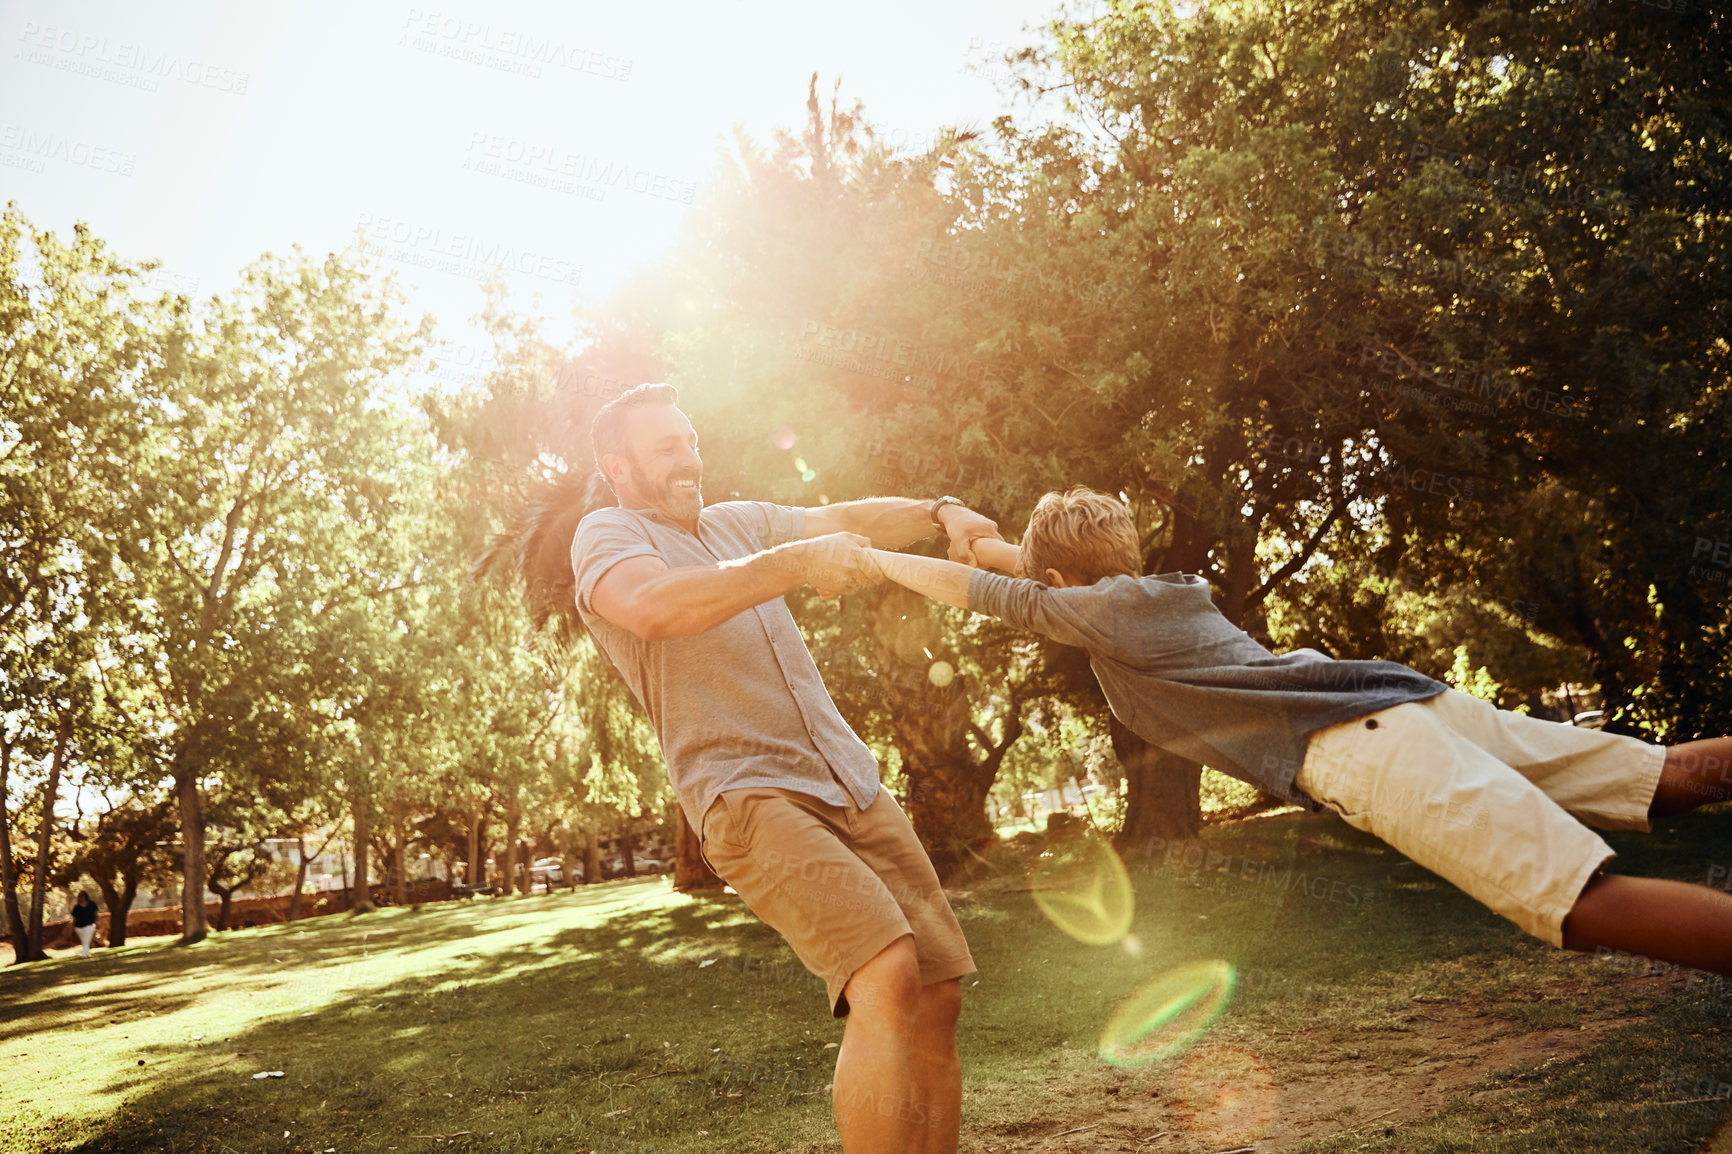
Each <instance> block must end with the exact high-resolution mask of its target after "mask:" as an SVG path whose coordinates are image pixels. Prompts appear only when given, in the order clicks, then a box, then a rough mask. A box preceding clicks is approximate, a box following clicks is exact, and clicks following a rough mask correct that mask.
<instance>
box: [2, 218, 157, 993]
mask: <svg viewBox="0 0 1732 1154" xmlns="http://www.w3.org/2000/svg"><path fill="white" fill-rule="evenodd" d="M146 271H148V270H147V268H141V267H137V266H131V265H128V264H126V263H124V262H122V261H120V260H119V259H117V258H116V257H115V256H114V255H113V254H111V253H110V252H109V251H108V250H107V249H106V248H105V247H104V246H103V245H102V243H101V242H100V241H98V240H97V239H96V238H95V237H94V236H92V235H91V233H90V231H89V230H88V229H87V228H85V227H83V226H82V225H81V226H78V227H76V228H75V229H74V234H73V237H72V239H71V240H70V242H67V243H62V242H61V241H60V240H59V239H58V238H56V237H55V236H54V235H53V234H52V233H48V232H45V231H41V230H37V229H33V228H32V227H31V226H30V225H29V224H28V222H27V221H26V220H25V219H24V217H23V215H22V213H20V212H19V211H18V208H17V206H16V205H9V206H8V207H7V209H6V210H5V212H4V213H0V430H3V431H0V696H3V698H4V702H3V711H4V714H5V717H4V721H3V722H0V724H3V725H4V728H5V733H4V735H3V736H0V743H3V744H4V753H3V754H0V757H3V758H4V763H5V764H4V766H3V767H0V779H6V780H3V781H0V797H4V798H6V799H7V804H0V859H4V860H3V861H0V875H3V879H0V880H3V888H4V891H5V898H4V902H3V905H4V910H5V915H4V916H5V920H6V922H7V923H8V930H9V932H10V933H11V935H12V940H13V943H14V949H15V952H16V953H17V954H18V956H19V958H20V959H27V958H30V957H35V956H39V955H40V952H41V919H42V898H43V896H44V891H45V886H46V883H47V875H48V872H49V869H50V864H51V863H50V836H51V832H52V829H53V812H54V807H55V804H56V803H57V801H58V800H59V792H60V783H61V780H62V777H63V775H64V773H65V772H66V771H67V769H68V764H69V759H70V758H73V757H75V756H76V755H77V753H78V751H79V749H80V748H81V747H83V746H86V745H88V744H90V742H91V741H92V740H94V739H95V738H96V729H95V728H94V727H95V726H96V721H95V719H94V714H93V710H95V709H96V708H97V706H96V704H95V702H96V701H97V690H96V687H95V681H96V680H97V674H96V670H95V669H93V666H92V663H93V661H94V660H95V659H96V657H97V652H98V644H99V643H98V638H99V637H100V636H101V635H102V634H103V633H104V631H105V630H106V629H108V628H110V627H112V625H113V623H114V620H115V618H116V616H117V614H118V611H117V608H116V605H115V599H114V598H113V596H112V595H111V590H112V586H113V582H114V578H115V562H116V558H117V555H118V554H119V553H120V552H123V551H124V550H125V549H126V548H127V544H128V543H127V541H126V536H127V526H128V524H129V520H130V517H131V516H132V515H133V514H134V513H135V512H136V509H137V505H138V493H139V490H138V487H137V485H136V484H135V483H134V472H135V469H136V466H137V463H138V459H139V454H140V451H141V446H142V445H143V442H144V437H145V433H144V430H143V424H144V422H143V421H142V420H141V415H142V413H143V412H144V410H145V407H146V406H147V404H148V402H149V398H150V397H151V395H152V384H151V382H152V380H153V373H154V372H155V370H156V367H157V366H158V364H159V362H160V359H161V357H160V347H159V341H158V336H159V329H160V325H161V322H162V317H163V315H164V313H165V311H166V310H167V309H168V308H169V307H170V304H169V302H168V301H167V300H166V299H164V300H159V301H155V302H152V301H147V300H144V299H142V290H141V284H142V282H141V275H142V273H144V272H146ZM27 765H28V766H30V767H31V768H33V769H36V770H39V771H40V773H41V777H40V781H41V785H42V792H41V795H40V796H41V804H42V810H41V813H42V816H41V818H40V819H39V821H38V823H37V839H36V840H37V854H36V861H35V865H34V868H33V869H32V871H31V872H32V876H33V881H32V901H31V909H30V913H29V915H28V918H27V919H25V918H24V917H23V916H22V914H21V911H20V909H19V905H18V899H17V882H18V878H17V873H16V864H15V861H14V857H13V846H12V840H13V839H12V836H11V833H12V827H11V808H10V804H9V800H10V799H9V796H8V791H7V789H6V788H5V787H6V786H9V785H10V784H11V780H10V779H11V775H12V773H14V772H16V771H18V770H20V769H21V768H24V767H25V766H27Z"/></svg>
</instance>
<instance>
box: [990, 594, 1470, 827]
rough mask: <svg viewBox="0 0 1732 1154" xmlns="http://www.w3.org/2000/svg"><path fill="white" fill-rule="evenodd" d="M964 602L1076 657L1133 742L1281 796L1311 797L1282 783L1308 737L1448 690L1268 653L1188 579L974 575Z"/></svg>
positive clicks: (1317, 658) (1378, 670)
mask: <svg viewBox="0 0 1732 1154" xmlns="http://www.w3.org/2000/svg"><path fill="white" fill-rule="evenodd" d="M968 607H969V608H970V609H972V610H974V611H975V612H977V613H989V614H991V615H992V616H994V617H998V618H1001V619H1003V620H1004V621H1006V622H1008V623H1009V624H1011V625H1014V626H1016V627H1018V628H1020V629H1028V630H1032V631H1033V632H1035V633H1039V634H1041V635H1042V636H1044V637H1049V638H1051V639H1052V640H1054V641H1057V642H1059V643H1060V644H1062V645H1074V646H1077V647H1079V648H1081V649H1085V650H1087V651H1088V655H1089V664H1090V666H1092V667H1093V669H1094V672H1095V677H1096V678H1098V679H1099V680H1100V683H1101V690H1102V691H1103V692H1104V693H1105V694H1106V698H1107V704H1109V705H1110V706H1112V711H1113V714H1114V715H1115V716H1116V717H1118V719H1119V720H1120V721H1122V722H1124V723H1125V725H1127V726H1129V727H1130V728H1131V730H1133V731H1134V732H1135V733H1136V734H1137V735H1138V736H1140V737H1142V738H1143V739H1144V740H1145V741H1148V742H1150V743H1152V744H1154V745H1157V746H1160V747H1161V748H1162V749H1166V750H1169V751H1171V752H1173V753H1176V754H1179V755H1180V756H1182V757H1186V758H1189V759H1190V760H1192V761H1198V762H1201V763H1203V764H1204V765H1207V766H1209V767H1211V768H1213V769H1218V770H1220V771H1221V772H1222V773H1226V774H1231V775H1232V776H1234V777H1237V778H1239V779H1240V780H1241V781H1247V782H1250V783H1251V784H1252V785H1254V786H1256V787H1257V788H1258V789H1260V790H1262V791H1263V792H1265V793H1268V794H1271V795H1273V796H1275V797H1279V798H1284V799H1288V800H1292V801H1299V802H1304V803H1309V801H1310V799H1308V798H1306V797H1305V796H1304V795H1303V794H1302V793H1301V792H1300V791H1299V790H1298V788H1297V787H1296V786H1295V785H1294V783H1293V779H1294V777H1295V776H1296V775H1297V774H1298V772H1299V768H1300V766H1302V765H1303V764H1304V763H1305V749H1306V745H1307V744H1308V742H1309V740H1310V735H1311V734H1313V733H1315V732H1317V731H1318V730H1320V729H1326V728H1328V727H1329V726H1331V725H1336V724H1339V723H1340V722H1343V721H1351V720H1353V719H1354V718H1356V717H1363V716H1365V715H1366V714H1368V713H1376V712H1377V711H1378V710H1380V709H1387V708H1389V707H1390V706H1394V705H1401V704H1403V703H1405V702H1409V701H1423V700H1425V699H1426V698H1429V697H1435V696H1436V695H1437V694H1439V693H1442V692H1443V691H1444V690H1446V689H1448V688H1449V687H1448V686H1447V685H1445V684H1444V683H1443V682H1441V681H1436V680H1433V679H1432V678H1430V677H1427V676H1425V675H1424V674H1423V673H1418V672H1416V671H1414V670H1412V669H1409V668H1407V666H1405V665H1398V664H1396V663H1395V662H1393V661H1336V660H1335V659H1334V658H1332V657H1329V656H1327V655H1326V654H1323V653H1319V652H1318V651H1317V650H1315V649H1296V650H1294V651H1293V652H1291V653H1284V654H1282V655H1280V656H1279V657H1277V656H1276V655H1275V654H1273V653H1271V652H1269V651H1268V650H1267V649H1265V648H1263V647H1262V646H1261V645H1259V644H1257V643H1256V642H1255V641H1253V640H1251V638H1250V636H1249V635H1248V634H1247V633H1246V632H1245V631H1244V630H1243V629H1240V628H1239V627H1238V626H1236V625H1234V624H1233V623H1232V622H1230V621H1228V620H1227V619H1226V618H1225V617H1223V616H1222V615H1221V611H1220V610H1218V609H1216V608H1215V603H1214V601H1213V600H1212V599H1211V597H1210V595H1209V583H1208V582H1207V581H1205V580H1203V579H1202V578H1201V577H1198V576H1196V575H1195V574H1190V573H1163V574H1160V575H1158V576H1149V577H1129V576H1124V577H1107V578H1103V579H1102V580H1100V581H1097V582H1095V583H1094V584H1093V585H1086V586H1076V587H1072V588H1068V589H1054V588H1052V587H1051V586H1048V585H1043V584H1041V583H1040V582H1038V581H1029V580H1024V579H1022V578H1018V577H1005V576H1002V575H1000V574H996V573H987V572H985V571H983V570H982V571H976V572H975V573H973V574H971V575H970V577H969V581H968Z"/></svg>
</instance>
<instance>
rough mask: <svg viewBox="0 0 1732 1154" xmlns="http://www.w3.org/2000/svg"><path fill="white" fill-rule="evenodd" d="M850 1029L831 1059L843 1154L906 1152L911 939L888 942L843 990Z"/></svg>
mask: <svg viewBox="0 0 1732 1154" xmlns="http://www.w3.org/2000/svg"><path fill="white" fill-rule="evenodd" d="M843 993H844V994H845V995H846V996H847V998H848V1025H847V1026H846V1027H845V1028H844V1029H843V1031H842V1049H841V1052H840V1053H838V1054H837V1055H836V1083H835V1088H834V1090H833V1091H832V1097H831V1103H832V1105H833V1106H834V1108H835V1111H836V1129H837V1131H838V1132H839V1133H840V1134H841V1136H842V1149H843V1150H844V1151H846V1154H906V1152H907V1151H908V1150H910V1149H912V1147H911V1146H910V1145H909V1143H908V1140H907V1139H908V1137H909V1135H910V1133H911V1132H912V1125H911V1120H912V1117H913V1105H912V1103H913V1101H914V1098H915V1095H914V1079H913V1076H912V1074H911V1065H910V1059H911V1056H912V1051H913V1039H914V1024H915V1019H916V1014H917V1012H918V1010H919V1006H920V963H919V961H918V959H917V957H916V955H915V952H914V938H913V937H912V936H906V935H905V936H903V937H900V938H897V939H896V940H895V941H894V942H891V943H890V944H889V945H888V946H885V947H884V949H882V950H880V951H879V952H878V953H877V954H876V955H874V956H873V958H872V960H871V961H869V962H867V963H866V964H865V965H863V966H861V967H860V968H859V969H858V970H856V971H854V976H853V977H851V978H849V979H848V984H847V986H845V987H844V988H843Z"/></svg>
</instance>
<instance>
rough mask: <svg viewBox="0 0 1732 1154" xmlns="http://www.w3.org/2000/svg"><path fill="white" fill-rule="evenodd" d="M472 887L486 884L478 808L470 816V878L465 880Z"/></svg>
mask: <svg viewBox="0 0 1732 1154" xmlns="http://www.w3.org/2000/svg"><path fill="white" fill-rule="evenodd" d="M463 880H464V881H466V882H468V883H469V885H470V886H472V887H473V886H479V885H483V884H485V883H486V880H487V879H486V878H484V877H482V876H481V807H480V806H476V807H475V812H474V813H472V814H471V815H470V816H469V869H468V876H467V877H465V878H464V879H463Z"/></svg>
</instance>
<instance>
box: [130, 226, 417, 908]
mask: <svg viewBox="0 0 1732 1154" xmlns="http://www.w3.org/2000/svg"><path fill="white" fill-rule="evenodd" d="M395 300H396V295H395V290H394V289H393V288H392V287H391V286H390V284H389V282H387V283H385V284H383V285H381V284H379V283H377V282H376V281H375V280H374V279H373V275H372V272H371V270H370V268H369V267H368V266H366V265H365V264H363V263H358V262H357V261H356V260H355V259H354V258H353V256H352V255H350V254H338V255H333V256H331V257H329V258H327V259H326V260H324V261H322V262H314V261H311V260H308V259H306V258H304V257H301V256H299V255H297V256H296V257H295V258H293V259H291V260H279V259H274V258H269V257H267V258H264V259H261V260H260V261H259V262H257V263H255V264H254V265H253V266H251V267H250V268H249V269H248V270H247V271H246V272H245V273H244V274H243V279H242V285H241V288H240V289H239V290H238V291H237V293H236V294H235V295H234V297H233V298H231V299H227V300H222V299H214V298H213V300H212V302H211V304H210V306H209V309H208V311H207V312H206V313H204V314H201V315H198V316H196V317H195V316H194V315H191V314H187V315H184V316H182V317H180V318H178V323H177V325H176V328H175V330H174V332H173V333H172V334H171V337H170V339H169V346H170V349H171V354H170V356H169V358H168V365H169V370H170V373H171V377H170V382H171V384H172V386H173V390H174V391H173V393H172V397H173V398H174V403H173V404H172V406H165V407H164V410H163V411H162V412H161V413H159V414H157V419H156V420H155V421H154V422H153V424H152V427H151V432H152V450H153V457H152V461H151V468H150V472H149V480H148V484H149V485H150V488H151V494H152V497H153V502H154V503H153V505H152V508H151V514H150V517H149V519H148V520H141V523H139V524H138V525H137V526H135V528H134V531H135V532H136V533H137V535H138V539H139V540H140V545H139V547H138V548H137V549H136V550H133V551H132V552H131V554H130V555H129V556H128V557H127V558H126V562H127V565H126V572H125V580H126V584H127V586H128V588H129V589H130V590H131V591H132V595H133V596H134V598H135V599H136V600H135V605H136V606H137V611H138V618H139V625H138V627H137V628H136V629H135V630H134V631H133V632H132V633H131V635H130V636H129V637H128V638H127V640H126V642H125V643H124V650H125V653H126V657H127V659H128V673H129V677H128V681H129V684H130V695H131V700H130V701H129V706H130V709H131V711H132V713H133V715H134V717H135V718H137V719H138V722H139V728H140V730H141V731H142V732H145V733H147V734H149V735H150V738H151V740H150V744H149V748H150V749H151V750H152V752H153V754H154V755H155V756H156V757H157V758H158V761H159V763H160V764H161V765H162V766H163V767H164V768H165V769H167V770H168V772H170V773H171V774H172V776H173V779H174V782H175V791H176V796H177V799H178V802H179V809H180V826H181V833H182V837H183V839H184V842H185V847H186V849H185V862H184V869H183V873H184V884H183V901H184V910H183V937H182V940H183V941H186V942H192V941H197V940H198V939H199V938H201V937H202V936H203V935H204V932H205V923H204V904H203V900H202V892H203V889H204V886H205V884H206V880H207V871H206V866H205V861H204V857H205V851H204V829H205V822H204V816H203V811H204V793H205V791H206V789H207V782H214V783H217V784H219V785H220V783H222V782H223V781H225V780H240V779H241V778H242V777H244V775H245V773H246V772H247V770H248V767H249V766H250V765H252V764H254V763H255V762H256V760H257V756H258V754H259V753H260V751H262V750H265V749H268V748H269V746H268V745H267V744H266V740H267V739H271V738H275V737H277V736H278V735H279V734H280V733H282V732H285V731H294V732H304V731H305V728H306V725H307V718H306V716H305V714H306V710H307V706H308V704H309V703H310V702H312V701H315V700H317V699H318V697H319V695H320V693H321V692H324V691H326V690H327V689H328V688H329V687H328V686H327V685H325V684H324V679H326V678H328V677H331V676H336V675H338V674H340V673H341V663H340V662H339V661H336V660H334V659H333V658H332V655H331V654H330V652H329V651H328V650H322V649H321V648H320V645H321V644H322V643H323V642H324V640H325V635H323V634H322V633H321V630H320V626H321V624H322V622H323V620H324V619H325V618H327V617H328V616H331V615H333V614H334V612H335V611H336V610H337V609H338V608H339V607H341V606H345V605H347V604H348V603H350V602H351V601H353V600H354V599H356V598H360V597H364V596H365V595H366V594H367V593H368V592H369V591H371V590H374V589H376V588H378V587H379V584H380V582H381V581H382V580H387V578H383V577H382V575H381V574H379V573H377V572H376V571H373V570H372V569H370V568H369V566H368V564H367V562H368V557H367V555H366V553H365V551H364V550H362V549H360V548H359V547H358V543H359V542H361V541H363V540H366V539H368V538H370V537H373V536H374V535H377V534H381V533H383V532H385V531H386V527H387V525H388V523H389V520H390V517H391V515H392V511H393V509H392V499H393V479H394V477H395V475H396V473H397V471H398V469H399V468H400V467H401V460H400V450H401V448H402V446H403V445H404V444H405V442H406V441H408V439H409V438H408V437H407V435H406V433H405V425H404V417H403V414H401V413H400V412H398V411H396V410H394V408H393V406H392V403H391V402H390V401H389V399H388V398H387V396H386V394H385V392H384V388H385V385H386V384H387V382H389V381H390V380H391V379H392V378H393V377H394V376H395V375H396V374H397V373H399V372H400V371H401V370H402V369H403V368H405V367H406V366H407V365H408V364H410V363H411V362H412V361H413V360H414V358H415V357H416V356H417V355H418V350H419V349H420V347H421V345H422V344H423V342H424V341H425V338H426V335H427V331H428V323H427V322H426V321H423V322H422V325H421V327H420V328H410V327H409V326H407V325H405V324H404V323H403V322H402V321H400V320H399V319H398V318H397V317H396V315H395V313H394V311H393V309H394V305H395ZM389 579H394V575H393V577H392V578H389ZM362 844H364V839H362ZM362 852H363V851H362V850H361V848H360V845H359V844H358V846H357V854H358V855H359V854H360V853H362Z"/></svg>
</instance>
